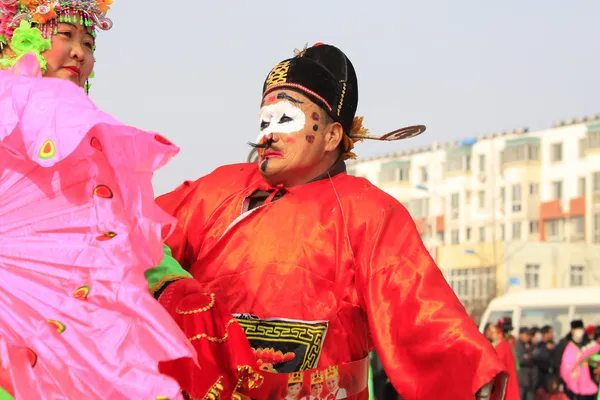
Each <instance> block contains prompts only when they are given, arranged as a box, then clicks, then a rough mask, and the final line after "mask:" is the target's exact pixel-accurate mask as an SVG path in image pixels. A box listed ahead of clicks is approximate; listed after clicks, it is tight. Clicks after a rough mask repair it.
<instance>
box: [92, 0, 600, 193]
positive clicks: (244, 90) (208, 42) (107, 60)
mask: <svg viewBox="0 0 600 400" xmlns="http://www.w3.org/2000/svg"><path fill="white" fill-rule="evenodd" d="M165 7H169V8H165ZM110 16H111V18H112V19H113V21H114V23H115V27H114V28H113V29H112V30H111V31H109V32H101V33H100V34H99V37H98V51H97V59H98V61H97V66H96V78H95V79H94V80H93V82H92V85H93V87H92V90H91V96H92V98H93V99H94V100H95V101H96V102H97V104H98V105H99V106H100V107H101V108H102V109H104V110H105V111H107V112H110V113H111V114H113V115H114V116H116V117H117V118H119V119H120V120H121V121H123V122H124V123H126V124H129V125H134V126H136V127H139V128H143V129H148V130H152V131H157V132H160V133H161V134H163V135H165V136H166V137H168V138H169V139H171V140H172V141H173V142H175V143H176V144H177V145H179V146H180V147H181V153H180V155H179V156H177V158H176V159H175V160H173V162H172V163H171V164H170V165H168V166H167V167H166V168H165V169H164V170H161V171H160V172H159V173H158V174H157V177H156V179H155V184H156V190H157V192H158V193H162V192H165V191H167V190H170V189H172V188H173V187H175V186H177V185H178V184H179V183H181V181H183V180H184V179H196V178H198V177H200V176H202V175H204V174H206V173H208V172H210V171H212V170H213V169H214V168H216V167H218V166H219V165H223V164H227V163H233V162H241V161H243V160H244V159H245V157H246V155H247V153H248V150H249V149H248V146H247V145H246V142H247V141H248V140H253V139H255V138H256V135H257V132H258V109H259V104H260V100H261V88H262V84H263V80H264V79H265V77H266V75H267V74H268V72H269V70H270V69H271V67H272V66H274V65H275V64H276V63H278V62H279V61H281V60H283V59H285V58H288V57H290V56H291V55H292V53H293V50H294V48H301V47H303V46H304V44H305V43H309V44H313V43H314V42H318V41H321V42H325V43H329V44H333V45H336V46H338V47H339V48H341V49H342V50H343V51H344V52H346V54H347V55H348V57H349V58H350V59H351V60H352V62H353V64H354V66H355V68H356V70H357V74H358V79H359V87H360V95H359V98H360V100H359V109H358V115H364V116H365V121H364V122H365V125H366V126H367V127H368V128H370V129H371V131H372V132H373V133H384V131H385V132H387V131H389V130H392V129H394V128H397V127H400V126H404V125H412V124H424V125H427V128H428V129H427V132H425V134H423V135H422V136H421V137H419V138H415V139H412V140H408V141H403V142H391V143H381V142H371V143H359V144H358V145H357V153H358V155H359V157H360V156H361V155H363V156H372V155H377V154H383V153H387V152H392V151H398V150H401V149H404V148H409V147H413V146H420V145H424V144H427V143H430V142H432V141H435V140H439V141H446V140H452V139H457V138H462V137H468V136H474V135H481V134H487V133H491V132H496V131H500V130H507V129H512V128H516V127H522V126H528V127H529V128H530V129H541V128H547V127H550V125H551V124H552V122H553V121H555V120H558V119H565V118H570V117H575V116H583V115H586V114H593V113H598V112H600V98H599V95H600V45H599V41H598V39H599V38H600V22H599V20H598V17H599V16H600V1H598V0H572V1H564V0H520V1H516V0H510V1H503V2H491V1H482V0H453V1H442V0H436V1H420V2H417V1H410V2H409V1H400V0H396V1H370V2H369V1H355V0H345V1H341V0H335V1H332V0H330V1H325V0H321V1H315V0H306V1H294V2H292V1H285V0H279V1H263V0H252V1H248V0H246V1H241V0H240V1H211V2H208V1H201V0H180V1H176V0H162V1H158V0H115V4H114V6H113V10H112V12H111V14H110Z"/></svg>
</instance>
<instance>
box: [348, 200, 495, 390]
mask: <svg viewBox="0 0 600 400" xmlns="http://www.w3.org/2000/svg"><path fill="white" fill-rule="evenodd" d="M382 200H383V201H382V202H380V203H381V204H379V205H378V209H379V214H380V215H379V217H380V218H379V222H378V223H376V224H375V225H377V226H375V225H373V226H367V228H366V230H365V235H364V237H363V238H354V239H355V241H357V242H360V243H354V245H355V246H356V245H357V244H358V246H356V248H357V251H356V252H355V258H356V261H357V264H358V270H357V282H358V285H359V288H360V289H362V296H363V301H364V308H365V309H366V312H367V316H368V319H369V329H370V334H371V337H372V339H373V342H374V345H375V348H376V350H377V353H378V354H379V356H380V357H381V360H382V363H383V366H384V369H385V371H386V373H387V375H388V377H389V378H390V380H391V381H392V383H393V385H394V387H395V388H396V390H397V391H398V392H399V393H401V395H402V397H403V398H404V399H405V400H416V399H438V400H444V399H448V400H455V399H469V398H473V396H474V394H475V393H476V392H477V391H478V390H479V388H481V387H482V386H484V385H485V384H487V383H488V382H490V381H491V380H492V379H494V377H495V376H496V375H497V374H499V373H500V372H502V371H503V370H504V367H503V365H502V363H501V362H500V360H499V359H498V357H497V355H496V353H495V351H494V349H493V347H492V346H491V344H490V343H489V342H488V340H487V339H486V338H485V337H484V336H483V335H482V334H481V333H480V332H479V331H478V329H477V327H476V326H475V323H474V322H473V321H472V320H471V318H469V316H468V315H467V313H466V311H465V309H464V307H463V306H462V304H461V303H460V301H459V300H458V298H457V297H456V295H455V294H454V292H453V291H452V289H451V288H450V286H449V285H448V283H447V282H446V280H445V279H444V277H443V275H442V273H441V271H440V269H439V268H438V267H437V266H436V265H435V263H434V261H433V260H432V259H431V257H430V256H429V253H428V251H427V250H426V249H425V247H424V246H423V243H422V241H421V238H420V236H419V234H418V232H417V229H416V227H415V224H414V222H413V221H412V219H411V217H410V215H409V214H408V212H407V211H406V209H405V208H404V207H403V206H402V205H400V204H399V203H398V202H397V201H396V200H395V199H393V198H391V197H389V198H388V196H385V197H383V196H382ZM368 224H369V223H368V222H367V225H368ZM363 249H364V250H363Z"/></svg>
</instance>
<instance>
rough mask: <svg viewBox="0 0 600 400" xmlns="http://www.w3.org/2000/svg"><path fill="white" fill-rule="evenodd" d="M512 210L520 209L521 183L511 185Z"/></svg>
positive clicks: (517, 210)
mask: <svg viewBox="0 0 600 400" xmlns="http://www.w3.org/2000/svg"><path fill="white" fill-rule="evenodd" d="M512 210H513V212H519V211H521V185H519V184H516V185H512Z"/></svg>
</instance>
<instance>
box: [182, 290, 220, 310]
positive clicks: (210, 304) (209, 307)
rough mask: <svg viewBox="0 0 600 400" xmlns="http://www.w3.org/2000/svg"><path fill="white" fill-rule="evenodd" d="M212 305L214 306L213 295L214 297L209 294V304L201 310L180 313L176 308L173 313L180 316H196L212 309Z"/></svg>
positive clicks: (212, 294)
mask: <svg viewBox="0 0 600 400" xmlns="http://www.w3.org/2000/svg"><path fill="white" fill-rule="evenodd" d="M214 305H215V295H214V293H211V294H210V303H208V305H207V306H205V307H202V308H196V309H194V310H190V311H182V310H180V309H179V308H177V309H176V310H175V312H176V313H177V314H180V315H190V314H198V313H201V312H205V311H208V310H210V309H211V308H213V306H214Z"/></svg>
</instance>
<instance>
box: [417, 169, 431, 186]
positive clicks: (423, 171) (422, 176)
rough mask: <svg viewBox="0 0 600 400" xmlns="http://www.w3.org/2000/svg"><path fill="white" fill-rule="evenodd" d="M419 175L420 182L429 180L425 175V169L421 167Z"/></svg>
mask: <svg viewBox="0 0 600 400" xmlns="http://www.w3.org/2000/svg"><path fill="white" fill-rule="evenodd" d="M419 172H420V175H421V182H423V183H425V182H427V180H428V179H429V175H428V174H427V167H421V168H420V169H419Z"/></svg>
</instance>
